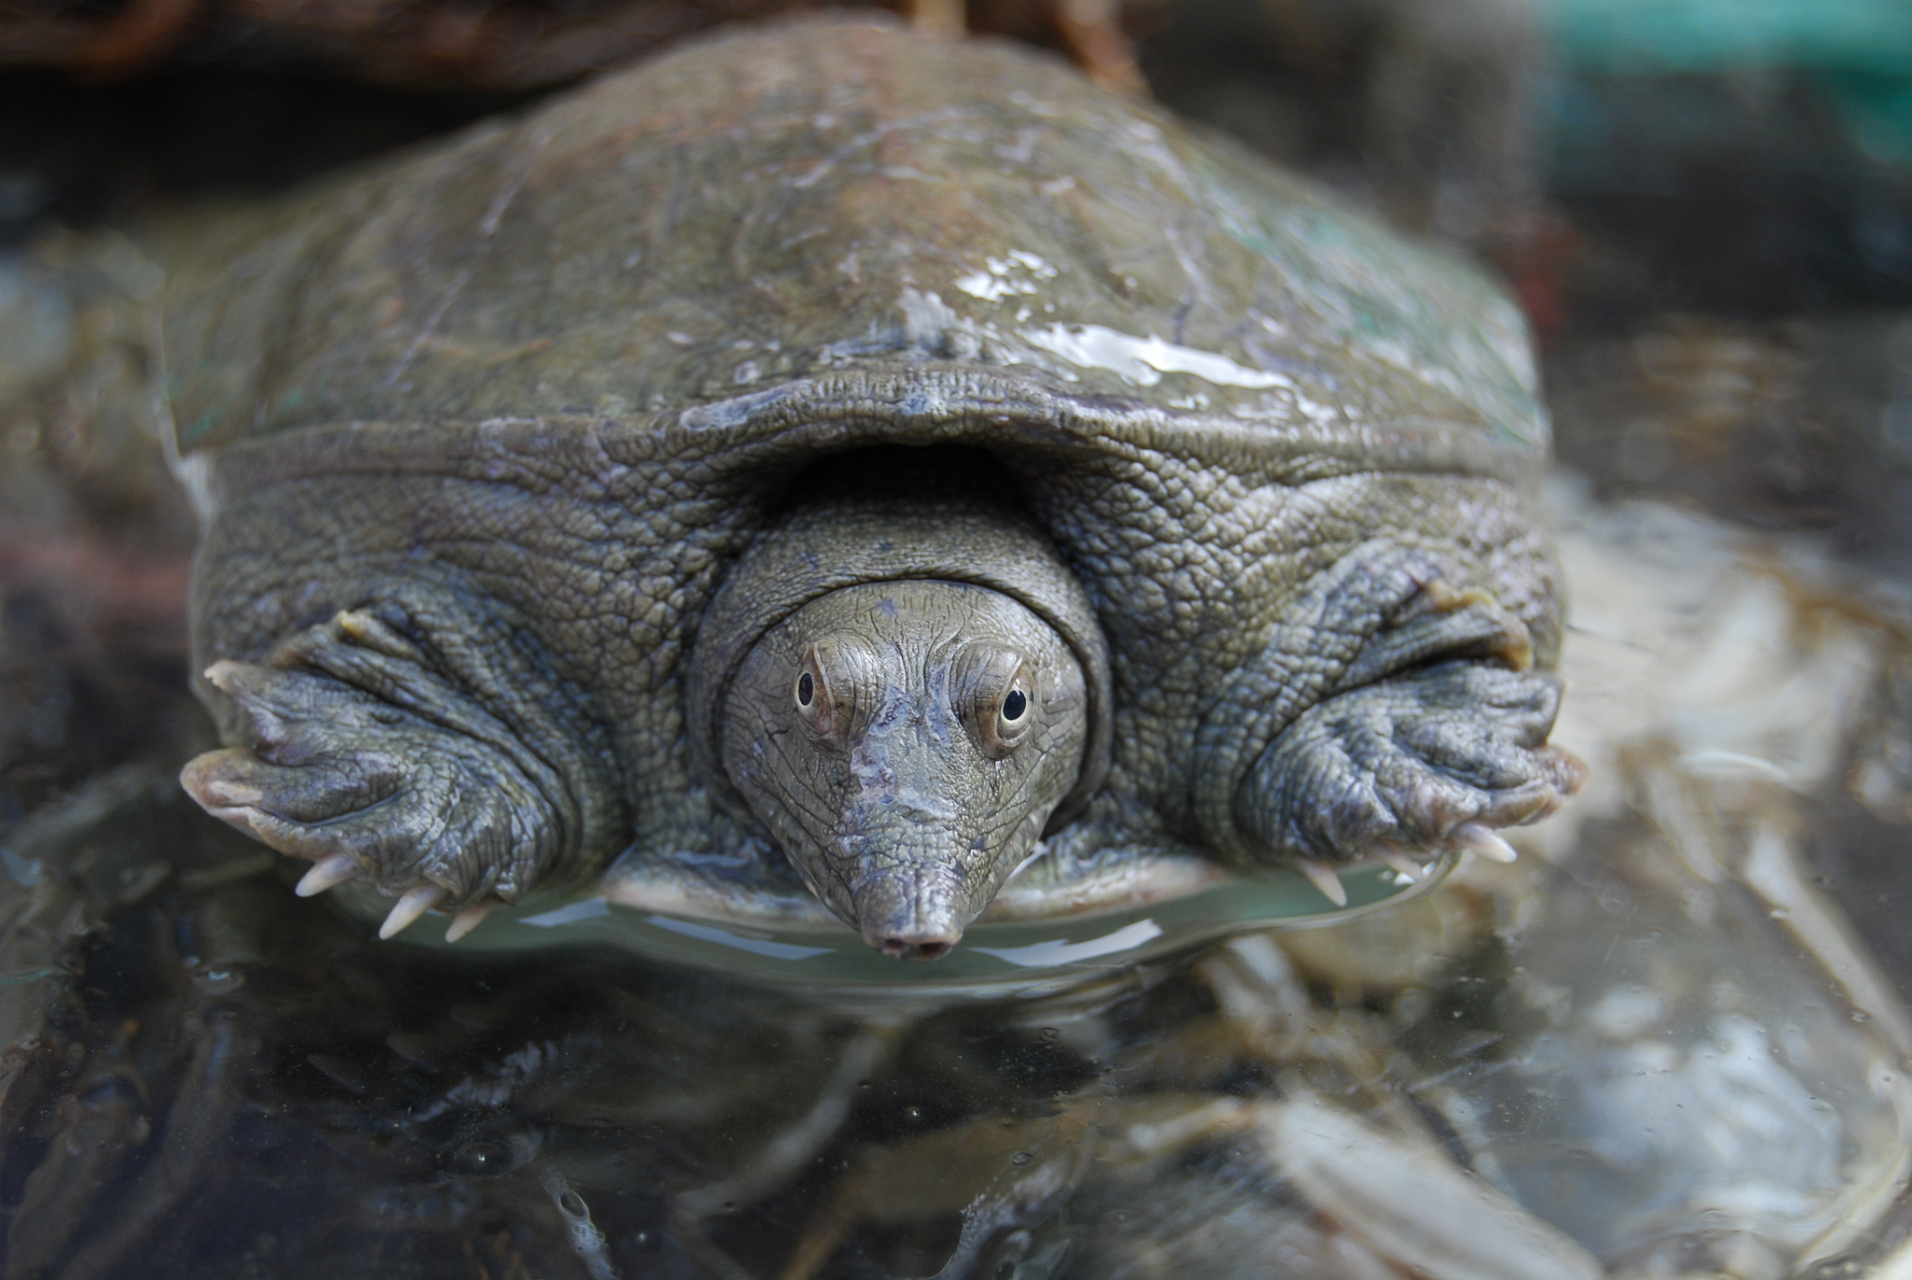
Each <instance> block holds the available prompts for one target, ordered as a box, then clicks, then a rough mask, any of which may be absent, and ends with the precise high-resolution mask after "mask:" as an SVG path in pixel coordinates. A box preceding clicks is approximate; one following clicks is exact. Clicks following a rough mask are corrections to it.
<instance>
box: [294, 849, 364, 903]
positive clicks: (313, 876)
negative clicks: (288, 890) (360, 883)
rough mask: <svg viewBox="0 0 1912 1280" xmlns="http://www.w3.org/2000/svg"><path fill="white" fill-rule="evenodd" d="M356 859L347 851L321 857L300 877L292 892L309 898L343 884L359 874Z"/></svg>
mask: <svg viewBox="0 0 1912 1280" xmlns="http://www.w3.org/2000/svg"><path fill="white" fill-rule="evenodd" d="M359 871H360V867H359V864H358V859H356V858H354V857H352V856H351V855H350V854H347V853H335V854H333V855H332V856H331V857H329V858H321V859H320V860H319V861H317V862H315V863H313V864H312V869H311V870H310V871H308V872H306V873H305V875H304V876H302V877H300V879H299V883H298V886H297V887H296V888H294V889H293V890H292V892H294V893H296V894H298V895H299V896H300V897H301V898H310V897H312V896H314V895H315V894H321V893H324V892H325V891H326V890H327V889H330V888H331V887H332V886H334V885H338V884H344V883H345V882H346V881H347V880H351V879H354V878H355V877H357V875H358V874H359Z"/></svg>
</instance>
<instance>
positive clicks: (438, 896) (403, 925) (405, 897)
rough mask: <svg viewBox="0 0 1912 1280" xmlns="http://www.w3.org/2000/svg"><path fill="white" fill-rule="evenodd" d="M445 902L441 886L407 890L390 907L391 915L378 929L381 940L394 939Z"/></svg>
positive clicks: (421, 886)
mask: <svg viewBox="0 0 1912 1280" xmlns="http://www.w3.org/2000/svg"><path fill="white" fill-rule="evenodd" d="M444 900H445V889H444V886H443V885H436V884H421V885H419V886H418V887H417V888H416V889H407V890H406V891H405V892H404V893H402V894H400V895H399V898H398V901H397V902H396V903H394V904H393V905H392V913H391V914H390V915H388V916H386V917H385V923H384V924H382V925H380V926H379V927H378V936H379V937H381V938H395V937H397V936H398V935H399V934H401V933H403V932H404V931H405V930H407V929H409V928H411V927H412V925H414V924H416V923H417V922H418V918H419V917H420V916H422V915H424V914H425V913H426V912H427V911H430V910H431V909H432V908H433V907H435V906H437V905H438V904H439V903H441V902H443V901H444Z"/></svg>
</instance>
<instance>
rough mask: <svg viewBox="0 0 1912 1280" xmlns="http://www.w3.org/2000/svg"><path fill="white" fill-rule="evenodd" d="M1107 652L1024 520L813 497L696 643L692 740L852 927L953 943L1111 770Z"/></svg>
mask: <svg viewBox="0 0 1912 1280" xmlns="http://www.w3.org/2000/svg"><path fill="white" fill-rule="evenodd" d="M1108 706H1109V663H1108V651H1107V647H1106V645H1105V643H1104V641H1103V638H1102V632H1101V629H1100V627H1099V626H1098V625H1097V623H1096V620H1095V614H1094V612H1093V610H1092V609H1091V607H1090V605H1089V601H1088V598H1087V596H1086V595H1085V594H1084V593H1083V590H1082V587H1081V585H1080V583H1079V582H1077V580H1076V578H1075V576H1074V575H1073V574H1072V573H1070V571H1069V570H1068V568H1067V567H1066V566H1065V565H1064V564H1063V563H1062V562H1061V560H1060V558H1059V557H1058V556H1057V555H1056V553H1055V550H1054V549H1053V548H1052V547H1051V546H1050V545H1049V543H1048V541H1047V539H1046V538H1044V537H1043V535H1042V533H1041V531H1040V530H1038V529H1037V528H1035V527H1034V526H1033V525H1032V524H1030V523H1029V522H1028V520H1027V519H1025V518H1024V517H1022V516H1020V515H1019V514H1017V513H1014V512H1011V511H1005V510H1002V509H1000V508H998V507H992V506H989V505H986V504H983V503H979V502H968V501H954V500H943V499H938V500H929V499H925V498H920V497H919V498H917V499H915V500H905V499H892V500H877V499H855V500H849V499H846V500H834V501H819V502H814V503H811V504H809V505H807V506H804V507H801V508H798V509H797V510H795V511H794V512H791V513H788V514H786V515H785V516H784V517H783V518H782V519H780V520H778V521H777V522H776V523H774V524H773V525H772V526H771V527H769V528H768V529H766V530H764V531H763V533H762V534H760V535H759V536H758V538H757V539H756V540H755V542H754V543H753V544H752V545H751V546H750V548H749V549H747V550H746V551H745V553H744V555H743V556H742V557H741V558H740V559H739V560H738V562H737V563H736V564H734V565H733V566H732V567H731V570H730V572H729V574H728V575H727V576H726V579H725V582H724V585H723V587H722V589H721V590H720V591H719V592H718V593H717V596H716V598H715V599H714V600H713V601H712V602H711V607H710V610H709V612H708V613H707V614H706V616H705V619H704V622H703V624H702V626H701V627H700V628H699V631H698V636H697V643H696V646H695V648H694V650H693V653H692V657H691V670H690V681H689V707H688V709H689V712H690V727H691V742H692V746H693V748H694V750H695V751H696V752H697V755H698V758H699V760H700V761H701V762H702V765H703V768H704V770H705V772H706V773H707V774H708V775H710V776H711V777H712V780H713V781H714V782H716V783H717V784H718V790H719V792H720V793H724V794H728V795H730V796H731V797H732V798H733V800H741V801H742V802H743V804H744V805H745V806H747V807H748V808H749V810H750V811H751V812H752V813H753V814H754V815H755V816H756V818H757V819H758V820H759V821H760V822H761V823H762V824H763V825H764V826H765V827H767V828H768V829H769V832H770V834H771V835H772V836H773V837H774V838H775V839H776V841H777V843H778V844H779V845H780V846H781V847H782V849H783V852H784V854H785V855H786V856H787V857H788V858H789V860H790V861H791V862H792V863H793V864H794V865H795V866H796V868H797V870H798V872H799V873H800V874H801V875H802V877H803V879H804V882H805V883H806V884H808V885H809V887H810V890H811V892H812V893H814V894H815V895H816V896H817V898H818V899H819V900H820V901H821V902H822V903H823V905H824V906H826V907H828V908H829V909H830V911H831V912H833V913H834V914H835V915H836V916H837V917H838V918H839V919H841V920H843V921H844V922H845V923H846V924H848V925H850V926H851V927H852V928H855V929H856V930H858V931H859V932H860V933H862V935H863V937H864V939H865V940H866V941H867V942H868V943H869V944H870V945H871V946H872V947H875V948H877V949H878V950H880V951H882V952H884V953H886V954H888V955H893V956H900V957H909V958H912V959H922V960H933V959H936V958H937V957H939V956H942V955H943V954H945V953H946V952H948V951H949V949H950V948H951V947H953V946H954V945H955V944H956V942H957V940H958V939H960V938H961V937H962V935H963V930H964V929H965V928H966V927H968V925H969V923H970V921H972V920H974V919H975V918H976V917H977V916H978V915H979V914H980V913H981V912H982V910H983V909H984V908H985V907H987V906H988V905H989V902H990V900H991V899H992V898H994V897H995V896H996V892H997V890H999V889H1001V888H1002V886H1003V883H1004V882H1005V881H1006V880H1008V879H1009V877H1010V876H1011V875H1013V874H1014V873H1015V872H1016V870H1017V868H1019V867H1021V866H1022V865H1023V863H1024V862H1026V861H1027V860H1028V859H1029V857H1030V856H1031V855H1032V854H1033V853H1035V852H1036V851H1037V841H1038V840H1039V839H1040V838H1041V836H1042V833H1043V831H1044V829H1045V827H1048V826H1050V825H1052V824H1053V822H1054V821H1056V820H1061V819H1066V818H1067V816H1068V815H1069V814H1071V813H1073V812H1074V811H1075V810H1076V809H1078V808H1080V807H1081V806H1082V805H1083V804H1084V803H1085V802H1086V801H1087V799H1088V797H1089V796H1090V795H1091V794H1092V793H1093V792H1094V791H1095V790H1096V788H1097V787H1099V786H1100V785H1101V782H1102V778H1103V776H1104V775H1105V774H1106V773H1107V771H1108V761H1109V742H1110V736H1111V726H1110V722H1109V715H1108Z"/></svg>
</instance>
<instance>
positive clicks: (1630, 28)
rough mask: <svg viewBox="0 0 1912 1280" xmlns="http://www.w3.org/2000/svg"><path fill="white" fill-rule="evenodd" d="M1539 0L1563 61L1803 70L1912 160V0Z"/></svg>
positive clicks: (1859, 132)
mask: <svg viewBox="0 0 1912 1280" xmlns="http://www.w3.org/2000/svg"><path fill="white" fill-rule="evenodd" d="M1539 9H1540V14H1541V19H1542V22H1543V23H1544V25H1545V27H1546V29H1547V32H1548V36H1549V44H1550V46H1551V47H1552V50H1553V54H1554V57H1555V59H1556V60H1557V63H1558V65H1559V66H1560V67H1561V68H1562V69H1563V70H1565V71H1568V72H1579V73H1594V74H1608V75H1659V74H1677V73H1702V74H1706V73H1713V74H1717V73H1719V72H1725V71H1734V70H1742V69H1756V68H1773V69H1792V70H1799V71H1804V72H1806V73H1808V75H1809V76H1810V78H1811V79H1812V81H1813V83H1814V84H1815V85H1817V86H1818V87H1819V88H1820V90H1821V91H1823V92H1824V93H1825V95H1826V97H1827V100H1828V101H1829V103H1830V104H1831V105H1832V106H1833V107H1834V108H1835V109H1836V110H1837V111H1838V112H1839V113H1840V114H1841V116H1843V117H1844V119H1845V121H1846V123H1847V126H1848V127H1849V128H1850V129H1851V130H1852V133H1853V137H1854V138H1855V140H1856V141H1857V142H1858V143H1859V145H1860V146H1862V147H1864V148H1865V149H1866V150H1867V151H1868V152H1870V153H1871V154H1872V155H1874V156H1875V157H1877V158H1878V159H1880V160H1887V161H1900V162H1912V0H1539Z"/></svg>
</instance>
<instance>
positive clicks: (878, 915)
mask: <svg viewBox="0 0 1912 1280" xmlns="http://www.w3.org/2000/svg"><path fill="white" fill-rule="evenodd" d="M850 898H851V902H852V903H853V904H854V907H855V910H856V923H857V927H858V928H859V929H860V930H862V933H863V940H864V941H865V942H867V943H869V944H870V946H871V947H872V948H874V949H875V950H877V951H881V952H882V953H883V954H884V955H886V956H894V957H895V958H897V959H899V960H940V959H942V958H943V957H944V956H946V955H948V954H949V953H950V950H951V949H952V948H953V947H955V945H956V944H957V943H958V942H960V941H961V940H962V936H963V927H964V926H965V925H967V924H968V923H969V918H970V917H971V916H972V915H974V914H975V913H974V911H973V910H970V909H969V903H968V899H969V891H968V886H967V884H966V883H965V881H964V877H963V876H962V875H961V874H960V873H959V872H957V871H956V870H955V868H952V867H948V866H933V865H932V866H921V865H918V866H907V865H906V866H898V867H895V868H892V869H885V870H880V871H876V872H875V873H873V874H871V875H869V876H866V877H865V878H864V879H863V880H861V881H860V882H858V883H857V884H856V885H855V886H854V887H853V888H852V889H851V890H850Z"/></svg>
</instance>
